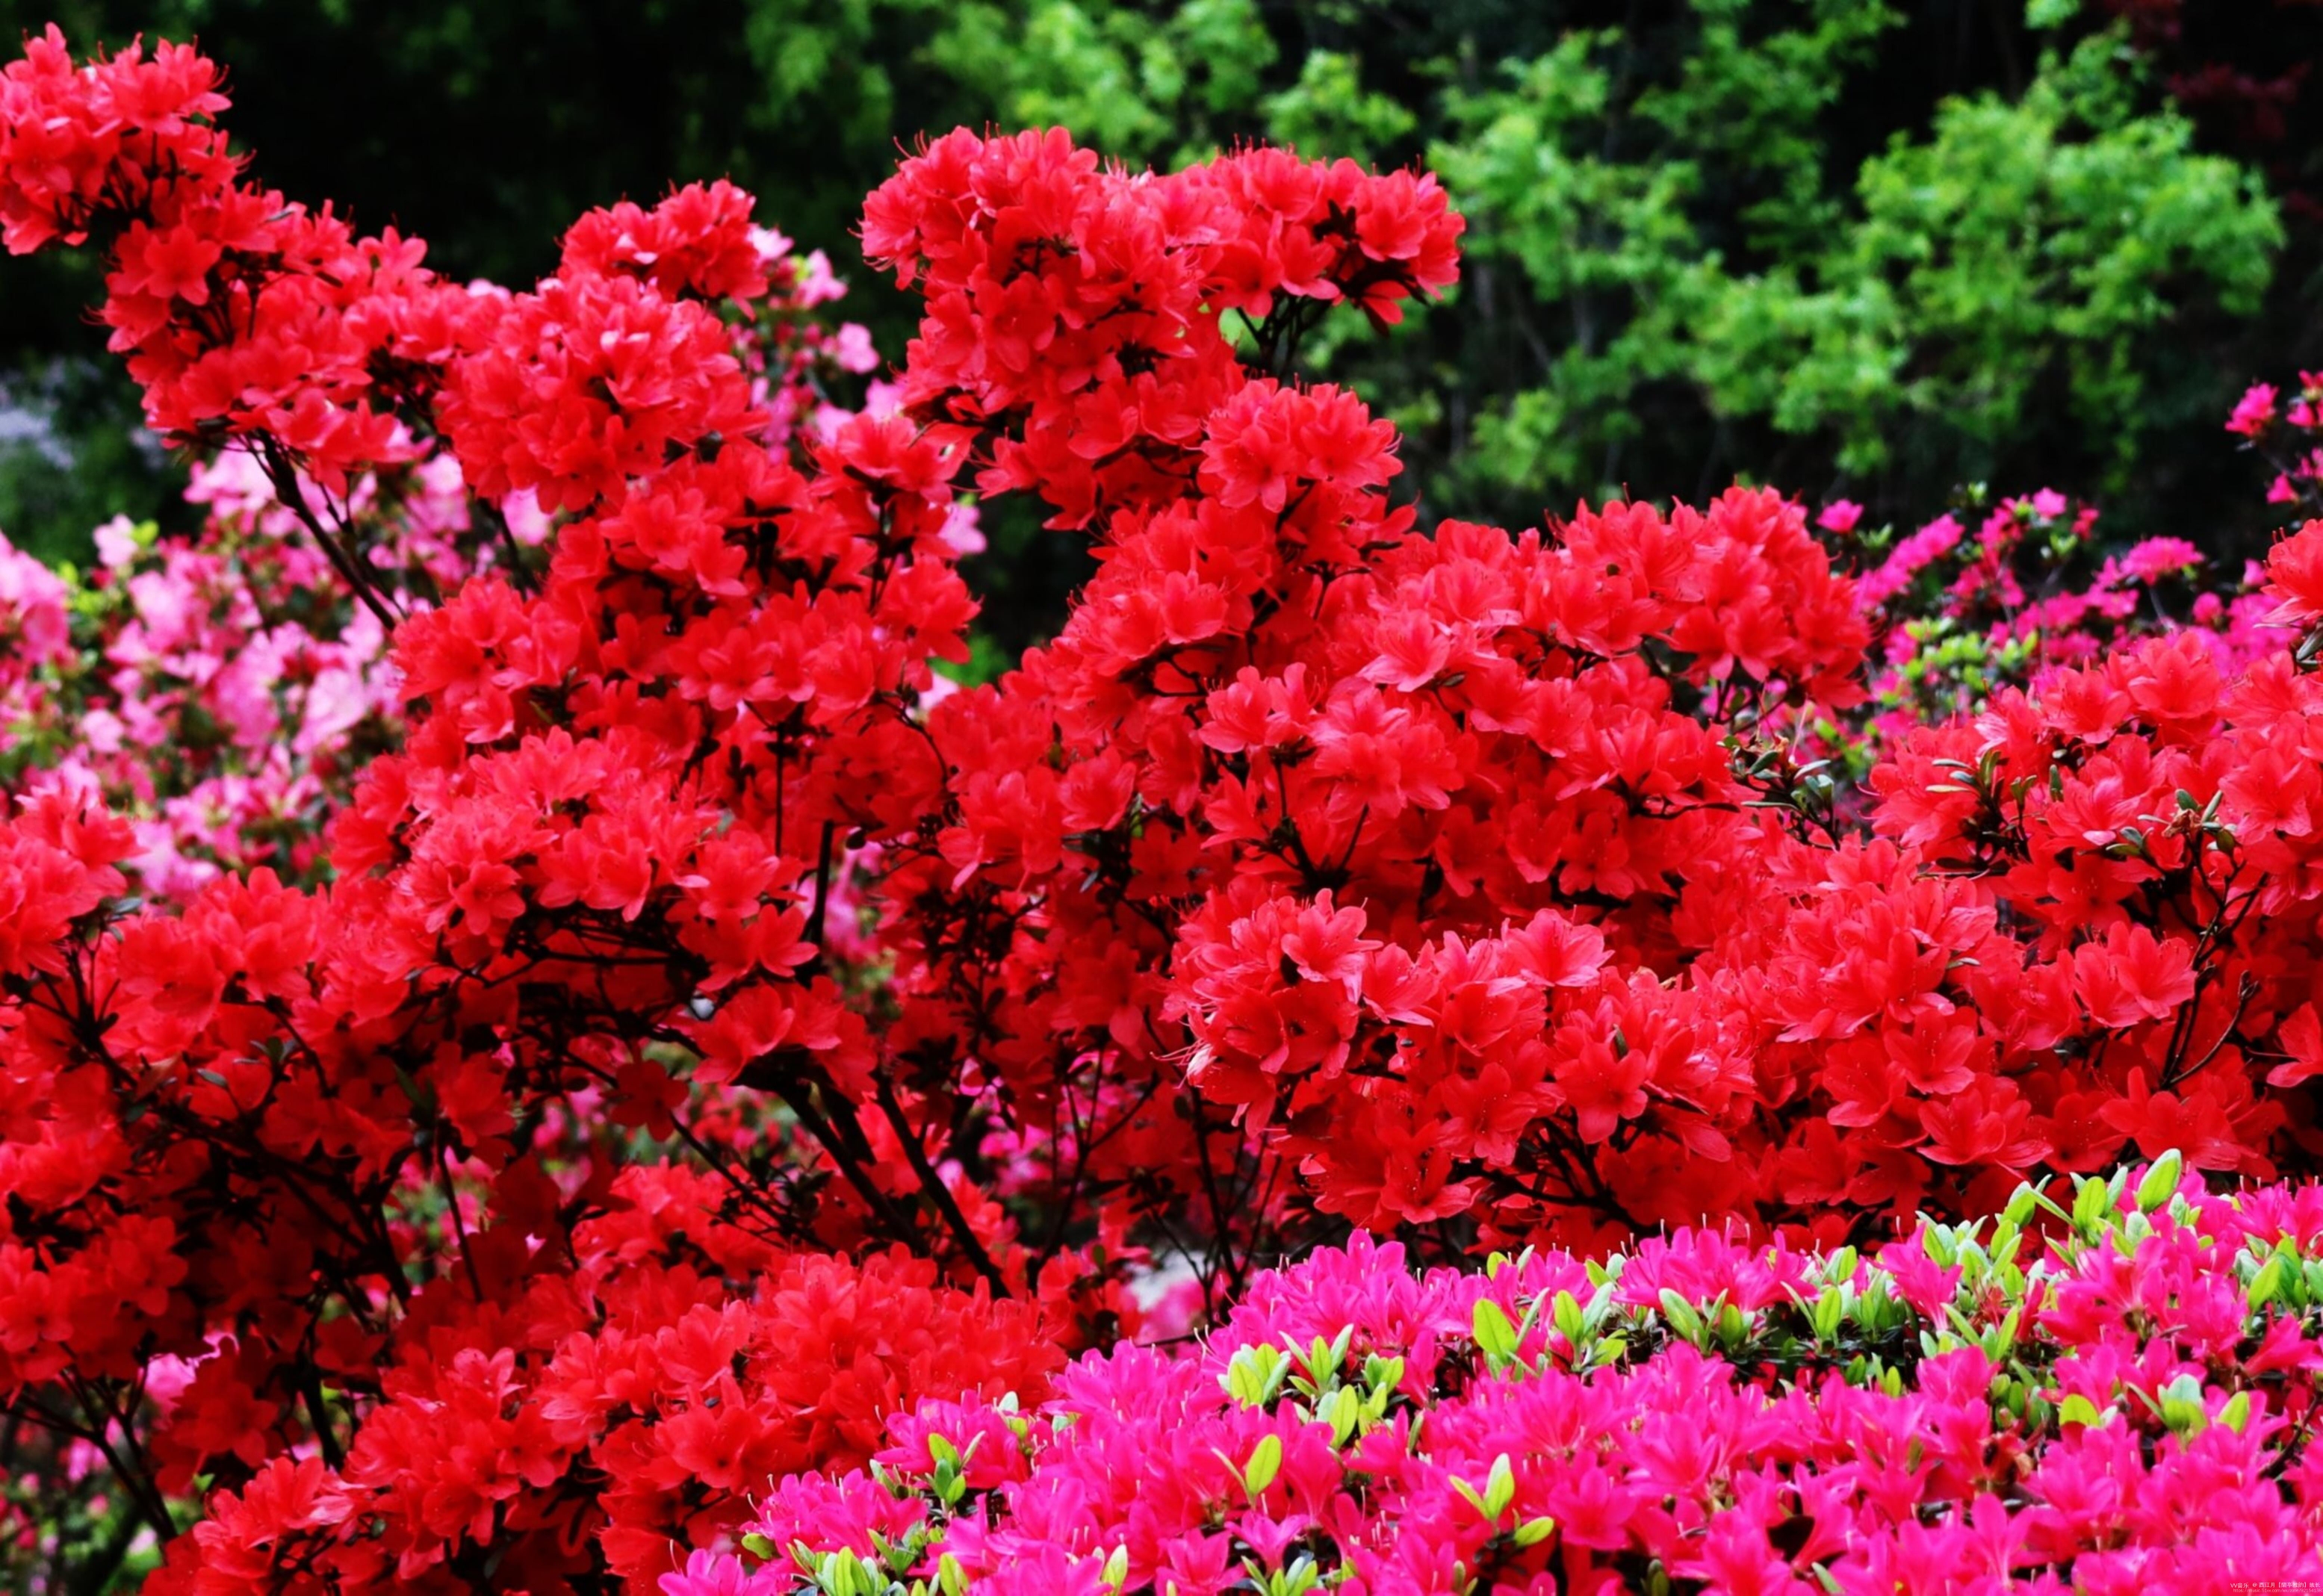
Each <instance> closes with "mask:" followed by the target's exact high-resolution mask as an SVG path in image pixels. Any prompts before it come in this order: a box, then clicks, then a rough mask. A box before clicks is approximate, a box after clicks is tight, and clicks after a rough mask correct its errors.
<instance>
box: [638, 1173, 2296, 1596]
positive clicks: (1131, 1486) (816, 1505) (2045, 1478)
mask: <svg viewBox="0 0 2323 1596" xmlns="http://www.w3.org/2000/svg"><path fill="white" fill-rule="evenodd" d="M2179 1169H2180V1166H2179V1164H2178V1160H2176V1158H2175V1157H2174V1155H2173V1156H2172V1157H2171V1158H2169V1159H2166V1160H2162V1161H2161V1162H2159V1163H2157V1164H2156V1165H2154V1166H2153V1167H2151V1168H2146V1169H2134V1170H2124V1171H2121V1172H2118V1173H2116V1174H2115V1175H2114V1176H2113V1177H2112V1178H2111V1179H2104V1178H2098V1177H2091V1178H2088V1179H2084V1180H2083V1181H2081V1182H2080V1183H2078V1185H2077V1188H2076V1197H2075V1200H2074V1201H2073V1202H2072V1203H2071V1205H2070V1206H2065V1205H2063V1204H2061V1203H2059V1202H2054V1201H2052V1200H2051V1199H2050V1198H2049V1197H2046V1196H2043V1195H2041V1194H2038V1193H2036V1192H2035V1191H2034V1189H2033V1188H2021V1189H2020V1191H2019V1192H2018V1194H2017V1196H2016V1197H2015V1199H2014V1200H2013V1201H2012V1202H2011V1203H2010V1205H2009V1206H2008V1208H2007V1210H2006V1213H2005V1214H2003V1215H1999V1216H1997V1217H1996V1218H1994V1219H1991V1220H1988V1221H1985V1222H1970V1223H1967V1224H1963V1225H1957V1226H1950V1227H1947V1226H1935V1225H1928V1226H1923V1227H1922V1228H1921V1229H1919V1230H1918V1231H1917V1232H1915V1233H1914V1234H1911V1235H1909V1236H1907V1237H1905V1238H1904V1239H1903V1240H1901V1241H1898V1242H1895V1243H1889V1244H1888V1245H1887V1246H1886V1247H1884V1248H1882V1249H1880V1250H1879V1252H1878V1256H1877V1258H1876V1259H1871V1258H1864V1257H1859V1256H1858V1255H1857V1254H1856V1252H1854V1251H1853V1250H1851V1249H1850V1250H1845V1251H1841V1252H1836V1253H1824V1254H1807V1253H1801V1252H1792V1251H1789V1250H1787V1249H1786V1248H1784V1247H1782V1246H1780V1245H1775V1246H1767V1245H1765V1244H1763V1243H1759V1244H1753V1243H1745V1242H1742V1241H1740V1240H1737V1239H1733V1238H1731V1237H1730V1236H1728V1235H1725V1234H1719V1233H1715V1232H1699V1231H1681V1232H1678V1233H1676V1234H1672V1235H1670V1236H1668V1237H1666V1238H1653V1239H1648V1240H1643V1241H1640V1242H1638V1243H1635V1244H1633V1245H1632V1246H1631V1247H1630V1248H1629V1249H1628V1250H1627V1251H1625V1252H1620V1253H1616V1254H1614V1255H1612V1256H1611V1257H1609V1258H1606V1259H1604V1260H1603V1261H1596V1262H1588V1261H1582V1260H1579V1259H1576V1258H1574V1257H1571V1256H1569V1255H1567V1254H1565V1253H1563V1252H1527V1253H1526V1254H1524V1255H1523V1256H1522V1257H1520V1258H1518V1259H1515V1260H1503V1259H1495V1260H1494V1261H1493V1262H1492V1266H1491V1267H1490V1268H1489V1269H1488V1270H1484V1271H1482V1272H1463V1271H1459V1270H1444V1269H1438V1270H1428V1271H1425V1272H1424V1273H1420V1274H1418V1275H1414V1274H1413V1273H1411V1272H1410V1271H1409V1266H1408V1264H1407V1262H1406V1260H1405V1257H1404V1254H1403V1252H1402V1250H1401V1249H1400V1247H1397V1246H1395V1245H1392V1244H1389V1245H1380V1244H1376V1243H1372V1242H1370V1241H1367V1240H1364V1239H1363V1238H1361V1237H1358V1238H1357V1239H1355V1240H1354V1241H1353V1242H1351V1243H1348V1244H1346V1245H1345V1247H1336V1248H1328V1249H1324V1250H1321V1251H1318V1252H1315V1253H1312V1254H1310V1255H1309V1256H1308V1257H1307V1258H1306V1259H1304V1260H1302V1261H1299V1263H1297V1264H1295V1265H1292V1266H1290V1267H1289V1268H1287V1269H1284V1270H1280V1271H1270V1272H1267V1273H1263V1274H1261V1275H1260V1276H1258V1277H1257V1278H1256V1279H1254V1280H1252V1281H1251V1283H1250V1286H1249V1289H1248V1290H1247V1292H1246V1293H1245V1294H1244V1298H1243V1300H1242V1302H1241V1303H1240V1305H1239V1306H1237V1307H1235V1309H1234V1310H1233V1312H1232V1313H1231V1314H1230V1315H1229V1316H1228V1317H1227V1319H1226V1322H1225V1323H1224V1324H1223V1325H1221V1326H1220V1327H1219V1328H1218V1329H1217V1331H1216V1332H1215V1333H1214V1334H1212V1335H1209V1336H1208V1337H1207V1338H1206V1340H1205V1341H1204V1343H1203V1344H1200V1345H1199V1346H1198V1347H1197V1348H1194V1349H1192V1350H1189V1351H1185V1352H1180V1353H1170V1352H1166V1351H1163V1350H1159V1349H1155V1348H1151V1347H1126V1346H1125V1347H1120V1348H1116V1349H1115V1350H1114V1351H1113V1352H1112V1353H1106V1354H1098V1353H1091V1354H1088V1355H1086V1356H1084V1357H1083V1358H1082V1359H1081V1360H1080V1361H1079V1362H1077V1363H1075V1364H1073V1365H1072V1366H1071V1367H1070V1368H1069V1369H1067V1370H1065V1371H1063V1372H1062V1373H1061V1374H1059V1375H1058V1376H1057V1377H1056V1378H1055V1380H1054V1382H1053V1388H1052V1390H1053V1394H1052V1395H1051V1398H1050V1399H1049V1400H1048V1401H1047V1402H1045V1403H1041V1404H1036V1405H1033V1406H1029V1407H1024V1408H1019V1406H1018V1405H1017V1404H1016V1403H1015V1402H1014V1401H1013V1400H1005V1401H1002V1402H998V1403H994V1402H989V1401H977V1400H972V1399H971V1400H969V1401H965V1402H953V1401H941V1400H930V1401H924V1402H922V1403H921V1404H920V1405H919V1406H918V1407H917V1408H916V1409H914V1411H912V1412H909V1413H901V1414H898V1415H896V1416H895V1417H893V1418H891V1419H890V1420H889V1421H888V1425H887V1433H886V1449H885V1450H883V1451H882V1452H880V1453H879V1454H878V1455H877V1458H876V1459H875V1460H874V1461H873V1463H871V1464H870V1466H869V1467H868V1469H858V1470H851V1471H846V1472H813V1473H805V1474H799V1475H794V1476H791V1477H789V1478H787V1479H785V1480H784V1481H781V1482H779V1483H778V1484H776V1485H775V1486H774V1487H773V1488H772V1489H771V1490H770V1491H767V1493H766V1494H765V1495H764V1496H763V1497H762V1498H761V1500H759V1502H758V1509H757V1516H756V1518H755V1519H754V1521H753V1522H752V1523H751V1525H750V1527H749V1531H748V1550H747V1551H741V1550H738V1551H735V1552H730V1553H725V1554H717V1553H695V1554H693V1555H692V1556H691V1557H690V1558H689V1559H688V1560H687V1561H686V1562H685V1564H684V1566H683V1567H681V1568H679V1569H677V1570H675V1571H674V1572H672V1573H666V1574H664V1575H663V1576H662V1578H661V1581H660V1584H661V1590H662V1591H663V1592H664V1593H665V1596H794V1593H799V1596H804V1593H807V1592H831V1591H860V1592H865V1593H867V1596H887V1593H889V1592H895V1593H897V1596H901V1593H902V1592H904V1591H919V1590H923V1589H924V1590H931V1591H946V1592H960V1591H973V1592H977V1593H978V1596H984V1593H1002V1592H1005V1593H1007V1596H1033V1593H1034V1592H1040V1593H1042V1596H1047V1593H1049V1592H1071V1593H1076V1596H1106V1593H1107V1592H1118V1591H1152V1592H1155V1593H1156V1596H1223V1593H1224V1592H1226V1591H1261V1592H1270V1593H1293V1592H1305V1591H1321V1590H1331V1591H1340V1592H1345V1593H1348V1596H1423V1593H1433V1592H1446V1593H1447V1596H1448V1593H1451V1592H1461V1591H1494V1592H1501V1593H1504V1596H1513V1593H1515V1592H1529V1593H1530V1592H1537V1593H1539V1596H1547V1593H1549V1592H1556V1591H1580V1592H1592V1593H1610V1592H1612V1591H1625V1590H1696V1591H1707V1592H1718V1593H1722V1596H1811V1593H1818V1592H1846V1593H1855V1592H1866V1593H1868V1592H1875V1591H1876V1592H1880V1593H1882V1596H1887V1593H1889V1592H1899V1591H1900V1592H1913V1593H1918V1592H1928V1593H1932V1596H1933V1593H1935V1592H1946V1593H1978V1596H1980V1593H1984V1592H1993V1593H1996V1596H1997V1592H2001V1591H2016V1590H2025V1591H2036V1592H2040V1591H2047V1592H2053V1593H2055V1596H2064V1593H2065V1592H2067V1591H2085V1592H2099V1593H2105V1596H2136V1593H2140V1592H2147V1591H2171V1592H2177V1591H2186V1592H2191V1591H2218V1592H2225V1591H2254V1590H2282V1589H2299V1588H2306V1586H2307V1585H2308V1584H2309V1582H2315V1581H2318V1580H2323V1454H2318V1452H2317V1451H2316V1449H2315V1448H2314V1447H2313V1446H2312V1445H2310V1441H2309V1437H2310V1435H2311V1434H2312V1430H2313V1426H2314V1424H2315V1421H2316V1419H2317V1417H2318V1413H2317V1408H2316V1403H2317V1395H2316V1385H2315V1376H2316V1371H2318V1369H2323V1342H2318V1334H2323V1188H2317V1187H2314V1186H2298V1187H2290V1186H2278V1187H2270V1188H2248V1189H2245V1190H2243V1191H2241V1192H2239V1193H2238V1194H2236V1195H2235V1196H2232V1197H2222V1196H2209V1195H2206V1194H2205V1193H2204V1192H2203V1190H2202V1188H2201V1186H2200V1183H2199V1181H2196V1180H2193V1179H2183V1180H2181V1179H2180V1178H2179Z"/></svg>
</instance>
